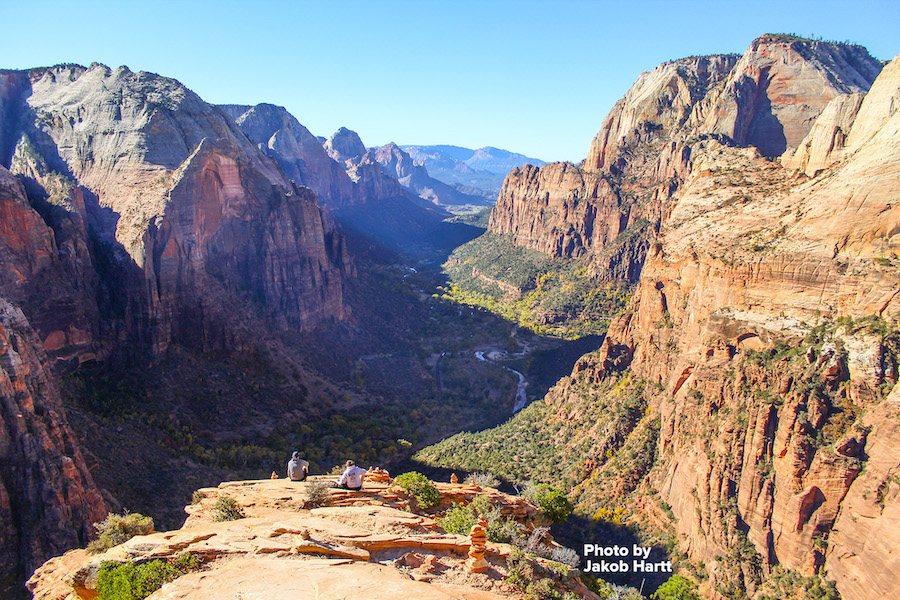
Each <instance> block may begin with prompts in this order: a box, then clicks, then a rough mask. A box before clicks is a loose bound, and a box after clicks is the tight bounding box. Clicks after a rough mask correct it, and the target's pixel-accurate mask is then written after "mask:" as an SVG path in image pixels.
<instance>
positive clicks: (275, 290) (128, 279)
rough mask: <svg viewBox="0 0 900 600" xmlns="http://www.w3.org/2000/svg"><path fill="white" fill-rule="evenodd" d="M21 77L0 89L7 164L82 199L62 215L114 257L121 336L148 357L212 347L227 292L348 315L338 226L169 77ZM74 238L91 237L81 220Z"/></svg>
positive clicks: (303, 312)
mask: <svg viewBox="0 0 900 600" xmlns="http://www.w3.org/2000/svg"><path fill="white" fill-rule="evenodd" d="M17 77H18V80H21V79H22V78H23V77H25V79H26V82H25V83H21V81H20V82H19V83H18V84H17V85H15V86H14V85H10V86H8V87H6V88H4V89H3V90H2V93H0V95H3V96H4V97H6V98H7V100H6V103H7V105H8V106H15V107H16V108H17V112H16V114H15V115H14V116H15V119H9V120H8V121H7V125H9V126H10V127H11V128H6V127H5V132H4V133H5V136H4V137H5V138H6V139H13V138H15V139H16V140H17V141H16V150H15V156H14V157H13V158H12V160H11V163H10V168H11V169H12V171H13V172H14V173H15V174H18V175H20V176H22V177H23V178H25V179H26V180H30V181H32V182H34V184H35V185H36V186H37V187H40V188H42V189H43V190H44V192H43V193H44V195H47V196H49V195H50V193H49V192H47V191H46V182H45V181H43V180H42V176H41V172H42V171H44V172H47V173H51V174H53V175H52V176H53V177H57V178H59V177H62V179H64V180H65V181H67V182H68V185H69V186H70V187H71V189H72V191H71V193H70V194H69V195H74V196H77V197H85V198H87V200H88V201H89V210H88V212H89V214H88V215H86V217H87V218H85V215H81V214H80V213H79V212H78V206H79V203H78V202H77V201H74V202H73V206H74V210H69V211H68V213H69V218H70V220H77V217H79V216H80V217H81V221H82V222H83V221H85V220H87V221H89V222H90V225H91V227H90V232H91V238H92V241H91V242H90V243H92V244H94V246H95V248H94V254H95V255H97V253H99V254H102V255H104V256H107V257H109V258H107V259H106V260H107V261H108V262H110V263H112V265H113V266H112V268H111V270H113V271H115V275H113V277H115V278H117V279H118V281H116V282H114V283H113V282H107V284H108V287H109V288H119V290H120V291H119V292H118V293H119V294H123V292H122V291H121V290H122V289H124V296H125V297H124V298H123V299H121V300H119V304H121V305H124V307H125V308H124V313H125V314H124V315H123V318H122V319H120V320H119V325H117V326H116V327H114V328H112V329H115V330H118V331H111V332H110V334H111V335H113V336H115V338H116V339H120V338H122V337H125V338H129V337H130V338H131V339H132V340H133V341H135V342H137V343H139V344H141V345H143V346H144V347H147V348H148V349H149V350H150V352H151V353H158V352H161V351H162V350H164V349H165V348H166V347H167V345H168V344H170V343H171V342H172V341H181V342H185V343H189V344H191V345H199V346H200V347H221V346H222V345H223V344H225V343H226V340H225V338H227V337H228V336H229V335H233V334H228V333H227V332H226V331H223V330H222V326H221V323H220V322H218V318H217V317H223V318H224V317H225V314H226V312H227V309H226V308H224V307H225V306H226V305H228V304H229V302H230V301H228V300H227V299H226V297H227V296H228V295H230V294H239V295H240V294H243V295H246V296H248V297H249V298H250V299H252V300H255V301H257V302H259V303H260V304H261V305H262V306H263V307H264V308H265V309H267V310H268V311H271V312H273V313H279V314H282V315H284V316H286V318H287V320H288V322H291V323H293V324H295V325H297V326H300V327H302V328H309V327H312V326H315V325H316V324H318V323H321V322H322V321H323V320H329V319H341V318H343V316H344V315H345V311H346V309H345V307H344V305H343V300H342V291H341V290H342V280H343V278H344V277H345V275H346V274H347V273H348V271H349V268H350V267H349V263H348V258H347V255H346V252H345V250H344V247H343V241H342V237H341V235H340V233H339V232H338V231H337V230H336V229H335V228H334V226H333V224H332V223H331V222H330V220H329V218H328V217H327V216H326V215H325V214H324V213H323V212H322V211H321V209H319V208H318V207H317V206H316V203H315V197H314V196H313V195H312V194H310V193H308V192H307V191H304V190H303V189H300V188H297V187H296V186H294V184H292V183H291V181H290V180H289V179H288V178H287V177H286V176H285V175H284V173H283V172H282V170H281V169H280V168H279V167H278V165H277V164H276V163H275V161H273V160H272V159H271V158H269V157H268V156H266V155H265V154H263V153H262V152H260V150H259V148H257V147H256V146H255V145H254V144H253V143H251V142H250V140H249V139H248V138H247V136H246V135H245V134H244V133H243V132H242V131H241V130H240V128H239V127H238V126H237V125H236V124H235V123H234V121H233V120H232V119H231V118H230V117H229V116H228V115H227V114H226V113H225V112H224V111H222V110H221V109H219V108H216V107H213V106H210V105H208V104H206V103H205V102H203V101H202V100H201V99H200V98H199V97H197V96H196V95H195V94H193V93H192V92H190V91H189V90H187V89H186V88H184V87H183V86H182V85H181V84H179V83H178V82H176V81H174V80H171V79H166V78H163V77H159V76H156V75H152V74H148V73H136V74H135V73H131V72H130V71H128V70H127V69H126V68H124V67H123V68H120V69H118V70H116V71H111V70H110V69H108V68H106V67H104V66H102V65H92V66H91V67H90V68H88V69H85V68H83V67H77V66H61V67H52V68H48V69H37V70H33V71H31V72H28V73H26V74H19V75H18V76H17ZM14 112H15V111H14ZM251 116H252V115H248V119H250V117H251ZM251 125H252V123H251ZM251 125H248V127H250V126H251ZM282 125H283V127H282V131H281V135H279V134H278V132H274V133H273V134H272V135H271V136H270V137H269V138H268V139H267V142H272V144H273V146H276V147H278V143H280V140H282V138H283V139H284V143H285V144H286V145H288V146H290V145H291V143H292V142H295V143H296V144H295V145H296V146H297V147H298V148H300V147H309V145H310V144H309V140H308V139H306V138H305V136H303V131H305V130H303V131H301V129H302V128H301V127H300V126H299V124H295V123H294V122H292V121H291V120H289V119H285V120H284V123H282ZM260 127H261V125H260ZM254 131H255V130H254ZM291 136H293V137H291ZM265 147H266V148H268V146H265ZM287 166H289V167H290V166H291V165H287ZM293 166H294V167H295V168H296V169H299V168H300V166H299V163H295V164H294V165H293ZM43 178H44V179H46V176H44V177H43ZM336 181H338V184H337V187H338V188H340V182H339V180H336ZM57 237H59V235H57ZM70 237H71V238H72V239H74V240H80V242H77V243H80V244H82V245H85V244H87V243H88V242H87V241H86V240H85V238H86V237H87V233H86V231H85V230H84V229H83V227H82V231H81V232H80V234H78V235H76V234H73V235H72V236H70ZM122 250H124V253H122ZM82 254H84V253H82ZM110 293H113V294H115V293H116V292H115V291H112V292H110ZM226 321H227V319H226ZM35 325H36V327H38V330H39V333H40V334H41V335H42V336H48V335H50V334H51V333H53V332H51V331H45V330H44V327H43V323H41V322H39V321H36V322H35ZM71 327H75V325H72V326H70V328H71ZM107 329H110V328H107ZM57 330H61V331H65V329H62V328H57ZM57 337H58V336H57ZM70 337H71V336H70ZM88 337H90V336H88ZM95 342H96V343H97V344H100V345H103V344H105V343H108V342H109V340H95Z"/></svg>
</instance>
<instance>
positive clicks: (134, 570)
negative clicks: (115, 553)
mask: <svg viewBox="0 0 900 600" xmlns="http://www.w3.org/2000/svg"><path fill="white" fill-rule="evenodd" d="M197 567H198V563H197V559H196V558H194V557H193V556H191V555H190V554H184V555H182V556H180V557H178V558H176V559H175V560H172V561H168V560H150V561H147V562H143V563H132V562H127V563H114V562H105V563H103V565H102V566H101V567H100V573H99V574H98V575H97V594H98V596H97V597H98V599H99V600H143V599H144V598H146V597H147V596H149V595H150V594H152V593H153V592H155V591H156V590H158V589H159V588H161V587H162V586H163V585H164V584H166V583H168V582H170V581H173V580H175V579H177V578H179V577H181V576H182V575H184V574H186V573H188V572H190V571H193V570H195V569H197Z"/></svg>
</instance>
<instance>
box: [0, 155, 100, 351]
mask: <svg viewBox="0 0 900 600" xmlns="http://www.w3.org/2000/svg"><path fill="white" fill-rule="evenodd" d="M12 162H13V167H14V168H15V169H16V170H17V171H19V172H20V173H22V174H23V176H22V180H23V181H24V182H25V184H26V185H22V183H21V182H20V181H19V179H17V178H15V177H13V175H12V174H11V173H10V172H9V171H7V170H6V169H5V168H3V167H2V166H0V207H2V208H0V212H2V219H0V293H2V294H3V295H5V296H6V297H7V298H8V299H10V300H11V301H13V302H15V303H16V304H17V305H19V306H25V307H27V309H28V312H29V315H30V319H31V324H32V326H33V327H34V328H35V330H36V331H38V332H40V336H41V340H42V342H43V349H44V351H45V352H47V354H48V355H49V356H50V357H51V359H53V360H55V361H57V362H60V361H63V362H69V361H71V362H73V363H74V364H77V363H78V362H81V361H84V360H90V359H93V358H97V357H103V356H105V355H106V354H108V352H109V349H110V348H109V344H104V343H102V342H101V338H102V337H103V336H102V335H100V331H99V330H100V321H99V312H100V309H99V306H98V300H97V297H96V291H97V288H98V277H97V274H96V270H95V265H94V263H93V258H92V256H91V252H90V250H89V248H88V235H87V229H86V227H87V226H86V221H87V211H86V207H85V202H84V194H83V192H82V190H80V189H79V188H77V187H75V186H74V185H73V184H72V183H71V181H69V180H67V179H66V178H65V177H63V176H60V175H59V174H56V173H52V172H49V171H48V170H47V168H46V164H45V163H44V162H43V160H41V159H40V157H39V156H37V155H36V154H35V153H34V151H33V148H31V147H30V146H29V145H28V144H20V145H19V146H18V147H17V148H16V153H15V154H14V156H13V159H12ZM27 190H30V193H29V192H28V191H27ZM29 197H30V198H32V199H33V202H34V204H35V206H36V207H38V209H40V212H38V211H37V210H35V209H34V208H33V207H32V205H31V204H30V203H29Z"/></svg>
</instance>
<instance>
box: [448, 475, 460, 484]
mask: <svg viewBox="0 0 900 600" xmlns="http://www.w3.org/2000/svg"><path fill="white" fill-rule="evenodd" d="M450 483H459V477H457V476H456V473H451V474H450Z"/></svg>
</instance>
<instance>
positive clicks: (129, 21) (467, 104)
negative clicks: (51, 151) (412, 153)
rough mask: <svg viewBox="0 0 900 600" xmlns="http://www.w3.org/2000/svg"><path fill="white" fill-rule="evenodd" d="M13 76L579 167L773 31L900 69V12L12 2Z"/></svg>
mask: <svg viewBox="0 0 900 600" xmlns="http://www.w3.org/2000/svg"><path fill="white" fill-rule="evenodd" d="M0 14H2V15H3V17H2V19H3V22H4V27H3V33H2V35H0V68H13V69H17V68H27V67H35V66H46V65H52V64H56V63H63V62H68V63H79V64H84V65H88V64H90V63H91V62H101V63H104V64H106V65H108V66H110V67H112V68H116V67H118V66H120V65H127V66H128V67H129V68H130V69H132V70H133V71H140V70H143V71H151V72H154V73H159V74H161V75H166V76H169V77H174V78H175V79H178V80H180V81H181V82H182V83H184V84H185V85H186V86H188V87H189V88H191V89H192V90H193V91H195V92H197V93H198V94H199V95H200V96H201V97H202V98H203V99H205V100H206V101H208V102H213V103H235V104H256V103H259V102H270V103H273V104H278V105H281V106H285V107H287V109H288V110H289V111H290V112H291V113H293V114H294V116H296V117H297V119H298V120H299V121H300V122H301V123H303V124H304V125H306V127H307V128H309V129H310V131H312V132H313V133H314V134H316V135H322V136H326V137H327V136H329V135H331V133H333V132H334V131H335V130H336V129H337V128H338V127H341V126H346V127H349V128H350V129H353V130H355V131H357V132H358V133H359V134H360V136H361V137H362V139H363V142H364V143H365V144H366V145H368V146H376V145H382V144H385V143H387V142H390V141H394V142H397V143H398V144H454V145H458V146H466V147H470V148H479V147H482V146H488V145H490V146H497V147H500V148H505V149H507V150H512V151H514V152H521V153H523V154H526V155H528V156H531V157H535V158H540V159H542V160H546V161H554V160H570V161H573V162H575V161H579V160H581V159H583V158H584V157H585V155H586V154H587V150H588V147H589V145H590V141H591V138H592V137H593V136H594V134H595V133H596V132H597V130H598V129H599V128H600V124H601V122H602V121H603V117H604V116H605V115H606V113H607V112H608V111H609V109H610V108H611V107H612V105H613V104H614V103H615V101H616V100H617V99H618V98H620V97H621V96H622V95H624V93H625V92H626V91H627V90H628V88H629V87H630V86H631V84H632V83H633V82H634V80H635V79H636V78H637V76H638V75H639V74H640V73H641V72H642V71H647V70H650V69H653V68H654V67H655V66H656V65H657V64H659V63H660V62H662V61H665V60H669V59H675V58H681V57H684V56H690V55H698V54H713V53H723V52H736V53H742V52H743V51H744V50H745V49H746V48H747V46H748V45H749V44H750V42H751V41H752V40H753V39H754V38H756V37H758V36H759V35H762V34H763V33H768V32H772V33H781V32H784V33H796V34H798V35H804V36H811V35H814V36H820V37H822V38H825V39H833V40H841V41H843V40H850V41H853V42H855V43H859V44H862V45H864V46H866V47H867V48H868V49H869V52H870V53H871V54H872V55H873V56H875V57H876V58H879V59H890V58H893V57H894V56H895V55H897V54H898V53H900V1H898V0H855V1H849V0H840V1H838V2H834V1H830V0H818V1H814V2H813V1H804V2H799V1H798V2H792V1H790V0H778V1H769V0H765V1H756V2H728V1H727V0H718V1H715V2H701V1H693V2H688V1H661V0H657V1H643V0H631V1H629V0H617V1H615V2H607V1H600V0H595V1H588V0H553V1H551V0H547V1H540V2H538V1H533V0H517V1H507V0H477V1H472V0H415V1H413V0H395V1H382V0H354V1H344V0H315V1H313V0H283V1H266V0H259V1H257V2H243V1H235V0H220V1H218V2H211V1H201V0H193V1H192V0H181V1H178V2H173V1H170V0H147V1H144V2H132V1H131V0H117V1H115V2H113V1H97V2H59V1H56V2H54V1H47V0H27V1H26V0H0Z"/></svg>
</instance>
